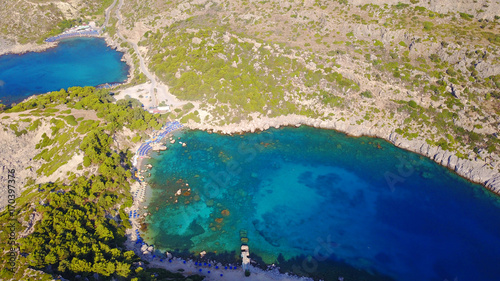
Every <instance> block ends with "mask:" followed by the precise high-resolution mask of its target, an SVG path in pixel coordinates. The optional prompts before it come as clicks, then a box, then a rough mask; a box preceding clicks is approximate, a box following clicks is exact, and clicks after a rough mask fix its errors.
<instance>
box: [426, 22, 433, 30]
mask: <svg viewBox="0 0 500 281" xmlns="http://www.w3.org/2000/svg"><path fill="white" fill-rule="evenodd" d="M433 27H434V24H433V23H432V22H430V21H424V30H425V31H431V30H432V28H433Z"/></svg>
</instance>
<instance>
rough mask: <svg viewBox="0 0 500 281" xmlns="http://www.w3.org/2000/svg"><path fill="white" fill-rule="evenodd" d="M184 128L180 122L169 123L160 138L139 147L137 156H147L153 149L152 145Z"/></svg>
mask: <svg viewBox="0 0 500 281" xmlns="http://www.w3.org/2000/svg"><path fill="white" fill-rule="evenodd" d="M182 127H183V126H182V124H181V123H179V121H174V122H167V124H165V126H164V127H163V128H162V132H161V133H160V134H159V135H158V136H156V137H155V138H153V139H152V140H147V141H146V142H145V143H143V144H142V145H141V146H140V147H139V150H138V151H137V155H139V156H146V155H147V154H148V152H149V151H150V150H151V149H152V147H151V144H152V143H159V142H160V141H161V140H162V139H163V138H164V137H165V136H166V135H167V134H168V133H170V132H173V131H175V130H177V129H180V128H182Z"/></svg>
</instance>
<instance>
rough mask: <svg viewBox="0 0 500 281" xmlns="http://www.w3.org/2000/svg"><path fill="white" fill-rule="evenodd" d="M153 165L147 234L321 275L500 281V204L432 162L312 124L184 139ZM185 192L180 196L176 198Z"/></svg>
mask: <svg viewBox="0 0 500 281" xmlns="http://www.w3.org/2000/svg"><path fill="white" fill-rule="evenodd" d="M176 134H177V135H176V137H180V141H182V142H185V143H186V144H187V146H186V147H182V146H181V145H180V144H179V142H176V143H175V144H170V143H169V144H168V147H169V149H168V150H167V151H165V152H161V154H159V155H158V154H156V156H155V157H154V158H153V159H151V160H149V163H151V164H152V165H153V168H152V170H151V174H152V175H151V177H150V178H149V179H148V180H149V182H150V183H151V186H152V189H151V192H152V193H151V194H150V197H151V199H150V202H149V208H148V210H149V211H150V212H152V215H151V216H148V217H147V218H148V219H147V221H148V224H147V232H146V234H145V237H146V238H145V239H146V241H147V242H149V243H150V244H154V245H155V247H157V248H159V249H162V250H166V251H167V250H168V251H171V252H172V251H173V252H175V253H178V254H179V255H192V256H199V255H198V254H199V253H200V252H201V251H206V252H207V253H208V254H207V256H208V257H209V258H216V259H218V260H222V261H225V262H231V261H236V260H237V259H238V257H239V254H240V250H239V249H240V246H241V244H242V241H243V242H247V241H246V240H245V239H243V240H242V239H241V238H248V245H249V247H250V253H251V254H252V258H253V259H254V260H256V261H258V262H259V263H260V264H261V265H263V266H265V265H266V264H272V263H274V264H275V265H277V266H279V267H280V268H281V270H282V271H287V272H293V273H295V274H300V275H304V276H311V277H314V278H315V279H319V278H323V279H325V280H337V279H338V277H339V276H343V277H345V280H405V281H422V280H436V281H444V280H449V281H454V280H499V279H498V278H499V276H500V266H499V265H498V261H499V260H500V199H499V197H498V196H497V195H495V194H492V193H491V192H489V191H488V190H486V189H485V188H483V187H482V186H480V185H477V184H472V183H470V182H468V181H466V180H464V179H462V178H461V177H459V176H457V175H455V174H453V173H451V172H450V171H449V170H447V169H446V168H444V167H441V166H439V165H437V164H436V163H434V162H432V161H430V160H429V159H427V158H424V157H422V156H419V155H417V154H414V153H411V152H407V151H404V150H402V149H399V148H397V147H395V146H393V145H392V144H390V143H388V142H386V141H383V140H380V139H374V138H368V137H361V138H352V137H347V136H345V135H343V134H341V133H338V132H335V131H331V130H322V129H315V128H310V127H304V126H302V127H300V128H282V129H270V130H267V131H264V132H260V133H247V134H243V135H234V136H226V135H218V134H209V133H207V132H203V131H183V132H178V133H176ZM176 194H177V195H176Z"/></svg>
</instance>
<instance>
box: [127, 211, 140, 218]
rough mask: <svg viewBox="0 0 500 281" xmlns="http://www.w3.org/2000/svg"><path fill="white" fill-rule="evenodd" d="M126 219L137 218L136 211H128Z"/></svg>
mask: <svg viewBox="0 0 500 281" xmlns="http://www.w3.org/2000/svg"><path fill="white" fill-rule="evenodd" d="M128 217H129V218H131V219H135V218H139V213H137V210H130V212H129V214H128Z"/></svg>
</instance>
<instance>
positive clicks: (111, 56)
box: [0, 38, 128, 104]
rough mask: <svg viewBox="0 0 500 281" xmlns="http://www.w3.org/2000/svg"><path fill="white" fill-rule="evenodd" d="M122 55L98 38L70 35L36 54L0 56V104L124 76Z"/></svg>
mask: <svg viewBox="0 0 500 281" xmlns="http://www.w3.org/2000/svg"><path fill="white" fill-rule="evenodd" d="M122 56H123V54H122V53H120V52H117V51H115V50H113V49H111V48H110V47H108V46H107V45H106V42H105V41H104V40H103V39H101V38H72V39H66V40H62V41H60V43H59V45H58V46H57V47H55V48H51V49H48V50H46V51H44V52H40V53H35V52H32V53H26V54H23V55H4V56H0V100H1V102H0V103H3V104H10V103H12V102H20V101H22V100H23V99H25V98H27V97H29V96H31V95H33V94H40V93H46V92H49V91H58V90H60V89H62V88H68V87H72V86H97V85H99V84H103V83H110V82H122V81H125V80H126V79H127V74H128V66H127V64H126V63H125V62H123V61H121V58H122Z"/></svg>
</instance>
